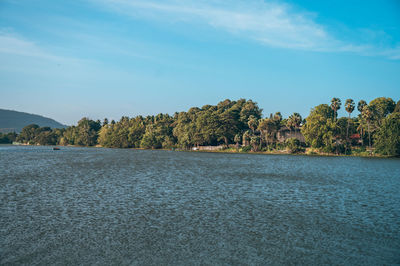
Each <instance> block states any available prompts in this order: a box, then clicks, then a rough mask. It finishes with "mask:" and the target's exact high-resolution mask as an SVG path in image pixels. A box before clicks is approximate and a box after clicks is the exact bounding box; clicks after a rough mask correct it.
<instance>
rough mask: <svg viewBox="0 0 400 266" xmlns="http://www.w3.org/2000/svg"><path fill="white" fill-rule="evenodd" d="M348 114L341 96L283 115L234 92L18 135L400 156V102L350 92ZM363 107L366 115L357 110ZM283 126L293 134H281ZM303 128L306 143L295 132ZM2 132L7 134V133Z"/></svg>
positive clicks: (115, 144) (81, 142)
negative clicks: (168, 109) (211, 101)
mask: <svg viewBox="0 0 400 266" xmlns="http://www.w3.org/2000/svg"><path fill="white" fill-rule="evenodd" d="M343 107H344V109H345V110H346V112H347V113H348V116H346V117H340V118H339V117H338V114H337V113H338V110H340V109H341V108H342V102H341V100H340V99H338V98H333V99H332V100H331V102H330V103H329V104H320V105H318V106H316V107H314V108H312V109H311V112H310V114H309V115H308V117H306V118H305V119H303V118H302V117H301V115H300V114H299V113H293V114H292V115H290V116H289V117H287V118H283V117H282V115H281V113H280V112H276V113H274V114H270V115H269V116H268V117H265V118H263V117H262V109H260V108H259V106H258V104H257V103H256V102H254V101H252V100H245V99H239V100H237V101H231V100H229V99H227V100H224V101H221V102H219V103H218V104H217V105H205V106H203V107H201V108H198V107H193V108H190V109H189V110H188V111H187V112H179V113H178V112H177V113H175V114H174V115H172V116H171V115H168V114H158V115H156V116H146V117H144V116H140V115H139V116H136V117H133V118H129V117H126V116H124V117H122V118H121V119H120V120H119V121H114V120H112V121H109V120H108V119H104V121H102V122H101V121H100V120H97V121H94V120H91V119H89V118H82V119H81V120H80V121H79V122H78V124H77V125H76V126H70V127H68V128H66V129H51V128H49V127H39V126H37V125H34V124H33V125H28V126H26V127H24V128H23V130H22V131H21V133H20V134H19V135H18V136H14V139H15V140H16V141H18V142H22V143H28V144H40V145H78V146H96V145H100V146H102V147H110V148H145V149H171V148H179V149H186V150H187V149H191V148H193V147H196V146H207V145H210V146H216V145H223V146H224V147H226V148H228V147H230V148H231V149H236V150H238V151H254V152H257V151H274V150H283V149H287V150H289V151H290V152H292V153H297V152H304V151H305V149H306V148H311V149H312V150H313V151H317V152H325V153H336V154H352V153H356V152H359V151H365V152H375V153H379V154H383V155H400V101H399V102H398V103H397V105H396V103H395V102H394V101H393V100H392V99H391V98H385V97H380V98H376V99H374V100H372V101H371V102H370V103H369V104H367V103H366V102H365V101H364V100H361V101H359V102H358V103H357V104H356V103H355V102H354V100H352V99H346V100H345V102H344V104H343ZM356 108H357V110H358V111H359V115H357V116H352V114H353V112H354V110H355V109H356ZM282 130H286V132H289V133H290V134H289V137H288V138H285V139H284V141H282V138H279V136H280V135H279V134H280V133H281V132H282ZM299 135H303V136H304V139H305V142H302V141H301V139H299V138H298V137H296V136H299ZM1 138H2V135H0V140H1Z"/></svg>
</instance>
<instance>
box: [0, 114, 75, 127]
mask: <svg viewBox="0 0 400 266" xmlns="http://www.w3.org/2000/svg"><path fill="white" fill-rule="evenodd" d="M30 124H37V125H39V126H40V127H44V126H47V127H51V128H65V127H67V126H66V125H63V124H61V123H59V122H57V121H55V120H53V119H51V118H47V117H43V116H40V115H34V114H28V113H24V112H17V111H11V110H5V109H0V132H2V133H8V132H14V131H15V132H17V133H18V132H21V130H22V128H23V127H25V126H27V125H30Z"/></svg>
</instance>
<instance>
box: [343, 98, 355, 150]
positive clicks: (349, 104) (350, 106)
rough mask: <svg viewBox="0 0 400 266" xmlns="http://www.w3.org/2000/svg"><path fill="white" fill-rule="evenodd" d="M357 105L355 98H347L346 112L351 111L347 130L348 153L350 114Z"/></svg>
mask: <svg viewBox="0 0 400 266" xmlns="http://www.w3.org/2000/svg"><path fill="white" fill-rule="evenodd" d="M354 108H355V105H354V101H353V99H347V100H346V102H345V109H346V112H347V113H349V118H348V120H347V130H346V153H347V147H348V145H349V128H350V116H351V113H352V112H353V111H354Z"/></svg>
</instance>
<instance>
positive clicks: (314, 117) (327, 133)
mask: <svg viewBox="0 0 400 266" xmlns="http://www.w3.org/2000/svg"><path fill="white" fill-rule="evenodd" d="M301 132H302V133H303V135H304V138H305V139H306V142H307V143H308V144H309V145H310V146H311V147H314V148H323V149H324V150H325V151H328V152H331V151H333V150H334V137H335V135H336V132H337V125H336V123H335V121H334V114H333V112H332V110H331V108H330V107H329V106H328V105H327V104H320V105H318V106H316V107H314V108H313V109H312V110H311V112H310V114H309V116H308V117H307V118H306V123H305V125H304V126H303V127H302V130H301Z"/></svg>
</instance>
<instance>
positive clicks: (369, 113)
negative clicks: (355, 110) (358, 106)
mask: <svg viewBox="0 0 400 266" xmlns="http://www.w3.org/2000/svg"><path fill="white" fill-rule="evenodd" d="M362 117H363V118H364V119H365V120H366V121H367V125H368V144H369V145H368V146H369V149H370V150H371V130H370V126H369V125H370V123H371V120H372V117H373V109H372V107H371V106H369V105H365V106H364V108H363V109H362Z"/></svg>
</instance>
